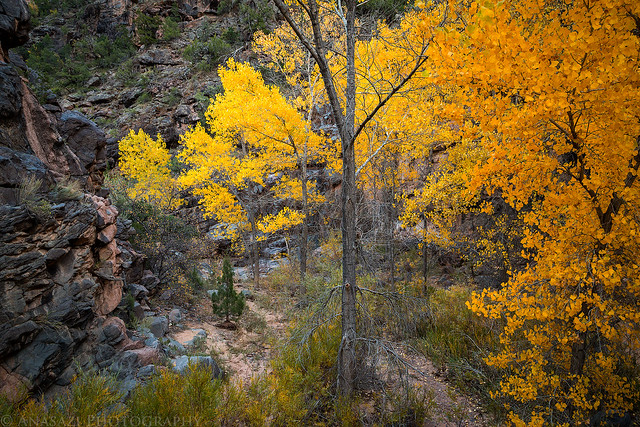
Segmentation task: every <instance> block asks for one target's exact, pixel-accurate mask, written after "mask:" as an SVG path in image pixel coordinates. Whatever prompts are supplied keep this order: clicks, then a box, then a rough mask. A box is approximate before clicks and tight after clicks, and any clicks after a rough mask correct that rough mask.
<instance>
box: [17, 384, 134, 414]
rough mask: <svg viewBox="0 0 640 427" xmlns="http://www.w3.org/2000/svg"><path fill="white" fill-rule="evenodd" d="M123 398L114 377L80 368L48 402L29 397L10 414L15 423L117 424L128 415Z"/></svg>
mask: <svg viewBox="0 0 640 427" xmlns="http://www.w3.org/2000/svg"><path fill="white" fill-rule="evenodd" d="M122 398H123V393H122V392H121V391H120V390H119V388H118V382H117V381H116V379H115V378H114V377H111V376H105V375H100V374H98V373H96V372H95V371H81V372H80V373H79V374H78V375H77V376H76V377H75V378H74V380H73V384H72V385H71V387H70V388H69V389H68V390H66V391H65V392H64V393H63V394H62V395H61V396H60V397H58V398H57V399H56V400H55V401H53V402H52V403H51V404H49V405H47V404H46V403H45V402H43V401H36V400H34V399H30V400H28V401H26V402H24V403H23V404H20V405H18V406H17V407H14V409H13V416H12V418H13V419H14V421H16V425H66V424H65V423H69V422H70V421H71V420H73V423H74V424H73V425H83V426H84V425H95V424H96V423H98V422H100V423H101V425H118V423H120V422H121V421H122V420H123V419H124V418H125V417H126V415H127V408H126V407H125V406H124V405H123V404H122V403H120V402H121V400H122ZM23 420H24V422H25V423H26V424H21V423H22V422H23Z"/></svg>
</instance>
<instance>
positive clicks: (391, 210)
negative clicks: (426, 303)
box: [386, 162, 397, 291]
mask: <svg viewBox="0 0 640 427" xmlns="http://www.w3.org/2000/svg"><path fill="white" fill-rule="evenodd" d="M394 163H395V162H394ZM394 166H397V165H394ZM394 170H395V169H394ZM388 197H389V200H387V203H388V206H387V212H386V214H387V227H388V230H389V241H388V243H387V245H388V246H387V251H388V257H389V280H390V282H391V283H390V285H391V290H392V291H395V290H396V253H395V246H394V243H395V232H394V231H395V224H394V222H395V219H396V210H395V207H394V205H393V202H394V201H395V197H396V175H395V173H394V172H392V175H391V190H390V194H389V195H388Z"/></svg>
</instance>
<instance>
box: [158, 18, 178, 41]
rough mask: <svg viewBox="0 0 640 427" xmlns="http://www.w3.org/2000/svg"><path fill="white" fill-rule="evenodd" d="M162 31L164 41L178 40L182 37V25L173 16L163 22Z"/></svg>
mask: <svg viewBox="0 0 640 427" xmlns="http://www.w3.org/2000/svg"><path fill="white" fill-rule="evenodd" d="M161 31H162V40H163V41H171V40H173V39H177V38H178V37H180V24H179V23H178V22H177V21H175V20H174V19H173V18H172V17H171V16H168V17H166V18H165V19H164V21H162V26H161Z"/></svg>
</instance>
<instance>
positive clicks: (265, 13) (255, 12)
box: [239, 0, 275, 34]
mask: <svg viewBox="0 0 640 427" xmlns="http://www.w3.org/2000/svg"><path fill="white" fill-rule="evenodd" d="M239 13H240V23H241V25H242V27H243V28H244V30H245V31H246V32H248V33H249V34H253V33H255V32H256V31H262V32H265V33H266V32H268V31H269V23H270V22H273V21H274V19H275V14H274V12H273V9H272V8H271V4H270V2H269V1H268V0H256V1H255V2H251V4H248V3H245V2H243V3H242V4H241V5H240V10H239Z"/></svg>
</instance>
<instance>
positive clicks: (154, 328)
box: [149, 316, 169, 338]
mask: <svg viewBox="0 0 640 427" xmlns="http://www.w3.org/2000/svg"><path fill="white" fill-rule="evenodd" d="M168 327H169V321H168V320H167V318H166V317H164V316H158V317H152V318H151V323H150V324H149V330H150V331H151V333H152V334H153V335H155V337H156V338H162V337H163V336H164V335H165V334H166V333H167V328H168Z"/></svg>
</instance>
